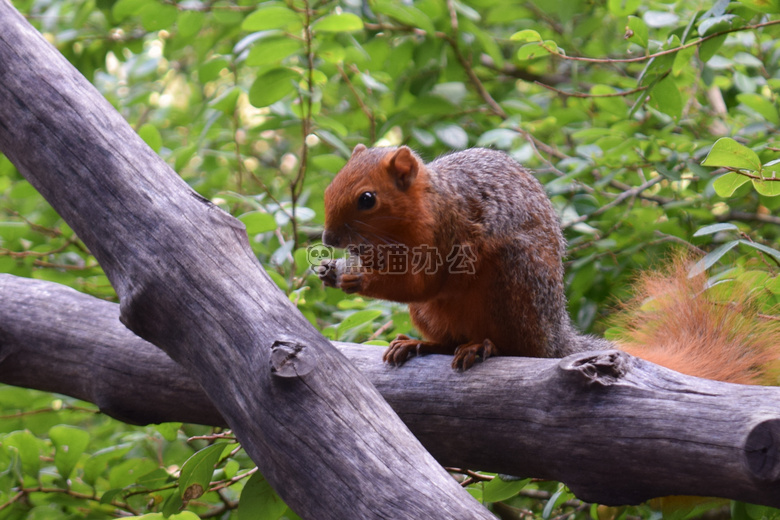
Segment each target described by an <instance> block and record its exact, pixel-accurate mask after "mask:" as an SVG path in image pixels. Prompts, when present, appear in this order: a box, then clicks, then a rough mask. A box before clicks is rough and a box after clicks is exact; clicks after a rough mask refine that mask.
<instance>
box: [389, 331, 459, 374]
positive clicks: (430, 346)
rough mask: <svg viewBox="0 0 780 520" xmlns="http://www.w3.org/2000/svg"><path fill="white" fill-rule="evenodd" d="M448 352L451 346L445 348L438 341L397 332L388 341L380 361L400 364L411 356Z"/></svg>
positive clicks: (450, 350)
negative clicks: (411, 336)
mask: <svg viewBox="0 0 780 520" xmlns="http://www.w3.org/2000/svg"><path fill="white" fill-rule="evenodd" d="M447 350H449V352H446V351H447ZM450 352H452V348H449V349H447V347H446V346H444V345H441V344H439V343H434V342H432V341H423V340H421V339H413V338H410V337H409V336H407V335H405V334H399V335H398V336H396V337H395V339H394V340H393V341H391V342H390V346H389V347H387V350H385V354H384V355H383V356H382V361H384V362H385V363H389V364H391V365H395V366H401V365H403V364H404V363H405V362H406V360H407V359H408V358H409V357H411V356H421V355H423V354H444V353H450Z"/></svg>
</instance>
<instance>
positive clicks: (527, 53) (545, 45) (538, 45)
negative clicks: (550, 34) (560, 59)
mask: <svg viewBox="0 0 780 520" xmlns="http://www.w3.org/2000/svg"><path fill="white" fill-rule="evenodd" d="M558 50H559V49H558V44H557V43H555V42H554V41H552V40H545V41H543V42H535V43H526V44H525V45H523V46H522V47H520V48H519V49H518V50H517V54H516V55H515V57H516V58H517V59H518V60H520V61H525V60H533V59H535V58H541V57H542V56H547V55H549V54H558Z"/></svg>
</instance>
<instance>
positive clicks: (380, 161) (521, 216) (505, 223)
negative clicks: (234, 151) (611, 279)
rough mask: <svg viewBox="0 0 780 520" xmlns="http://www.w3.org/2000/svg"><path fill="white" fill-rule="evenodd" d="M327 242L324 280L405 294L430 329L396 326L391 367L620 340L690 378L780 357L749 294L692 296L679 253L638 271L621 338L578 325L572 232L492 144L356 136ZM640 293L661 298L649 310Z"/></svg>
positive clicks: (736, 373)
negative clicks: (567, 279) (334, 251)
mask: <svg viewBox="0 0 780 520" xmlns="http://www.w3.org/2000/svg"><path fill="white" fill-rule="evenodd" d="M322 241H323V244H325V245H326V246H331V247H334V248H345V249H347V250H348V252H349V257H348V258H346V259H331V260H326V261H324V262H323V263H322V265H321V266H318V269H317V273H318V275H319V277H320V278H321V280H322V281H323V283H324V284H325V285H326V286H329V287H336V288H339V289H341V290H343V291H344V292H346V293H358V294H361V295H364V296H369V297H374V298H380V299H386V300H392V301H397V302H402V303H408V304H409V313H410V316H411V319H412V323H413V324H414V325H415V327H416V328H417V330H418V331H419V332H420V333H421V334H422V336H423V337H424V338H425V339H424V340H417V339H412V338H409V337H407V336H405V335H398V337H397V338H396V339H394V340H393V341H392V342H391V343H390V346H389V347H388V349H387V350H386V352H385V354H384V356H383V360H384V361H385V362H388V363H391V364H395V365H401V364H403V363H404V362H405V361H406V360H407V358H408V357H410V356H412V355H415V354H424V353H440V354H452V355H453V361H452V366H453V368H455V369H462V370H466V369H468V368H470V367H471V366H472V365H473V364H474V363H475V361H476V359H477V358H478V357H480V358H482V359H483V360H484V359H486V358H488V357H489V356H496V355H502V356H528V357H564V356H566V355H569V354H573V353H576V352H582V351H589V350H602V349H611V348H623V349H624V350H626V351H628V352H629V353H631V354H634V355H637V356H638V357H642V358H645V359H648V360H650V361H654V362H656V363H658V364H661V365H665V366H667V367H669V368H672V369H675V370H678V371H680V372H684V373H688V374H690V375H696V376H701V377H709V378H711V379H721V380H725V381H731V382H742V383H744V382H754V383H755V382H759V381H760V380H761V378H762V377H765V376H766V374H765V371H763V372H762V368H761V367H763V366H765V365H766V364H767V363H771V362H772V361H774V360H776V358H777V352H773V350H772V349H776V348H777V347H776V346H777V345H780V326H778V324H777V322H772V321H767V322H764V323H759V324H758V325H756V323H755V322H756V321H760V320H758V319H757V312H756V311H755V310H753V311H751V309H755V305H752V304H751V301H752V300H751V298H752V296H751V295H749V294H747V293H745V294H744V295H743V296H742V300H741V301H740V302H737V303H734V302H731V304H730V305H714V304H710V303H708V302H706V301H703V299H702V298H691V297H690V295H692V294H701V293H702V290H703V287H704V284H705V283H706V280H703V276H699V277H695V278H693V279H689V278H688V276H687V273H686V272H685V269H684V267H683V265H682V264H683V262H681V261H680V262H676V263H673V265H672V268H671V271H672V272H671V273H665V274H662V275H653V274H649V275H646V276H645V277H644V278H643V279H642V280H640V282H639V286H640V289H641V290H640V291H639V294H638V295H637V296H636V297H635V298H634V300H632V302H630V303H629V304H627V305H626V308H625V310H624V312H622V313H621V315H622V316H623V318H622V323H621V325H623V329H625V331H626V332H625V333H624V336H623V337H621V338H620V343H619V345H616V344H614V343H612V342H610V341H608V340H606V339H602V338H598V337H595V336H590V335H584V334H581V333H579V332H578V331H577V330H576V329H575V327H574V325H573V324H572V322H571V319H570V318H569V315H568V312H567V308H566V307H567V303H566V296H565V292H564V269H563V260H562V259H563V257H564V255H565V250H566V242H565V239H564V237H563V233H562V231H561V227H560V223H559V220H558V216H557V214H556V212H555V209H554V208H553V205H552V202H551V201H550V199H549V198H548V196H547V194H546V193H545V191H544V188H543V187H542V185H541V183H539V181H538V180H537V179H536V178H535V177H534V176H533V175H532V174H531V173H530V172H529V171H528V170H526V169H525V168H523V167H522V166H521V165H520V164H519V163H517V162H516V161H515V160H514V159H512V158H511V157H509V156H508V155H507V154H505V153H503V152H500V151H496V150H492V149H484V148H472V149H467V150H464V151H459V152H455V153H451V154H448V155H444V156H442V157H439V158H438V159H436V160H434V161H432V162H431V163H429V164H425V163H424V162H423V161H422V159H421V158H420V157H419V156H418V155H417V154H415V153H414V152H413V151H412V150H411V149H410V148H409V147H407V146H400V147H397V148H396V147H387V148H367V147H366V146H364V145H362V144H359V145H357V146H356V147H355V148H354V150H353V152H352V155H351V157H350V159H349V161H347V163H346V164H345V166H344V167H343V168H342V169H341V171H340V172H339V173H338V174H337V175H336V177H335V178H334V179H333V181H332V182H331V184H330V185H329V186H328V187H327V189H326V190H325V229H324V232H323V234H322ZM697 284H698V285H697ZM648 298H656V299H657V300H659V301H661V302H662V303H663V305H660V306H656V307H655V308H652V309H650V310H646V309H645V308H644V306H643V305H644V302H645V301H647V299H648ZM667 304H668V305H667ZM751 312H752V314H750V313H751ZM746 313H747V314H750V315H748V316H746V315H745V314H746ZM724 324H725V326H724ZM759 329H760V330H759ZM757 331H758V333H757ZM646 345H652V346H653V347H654V348H650V347H646Z"/></svg>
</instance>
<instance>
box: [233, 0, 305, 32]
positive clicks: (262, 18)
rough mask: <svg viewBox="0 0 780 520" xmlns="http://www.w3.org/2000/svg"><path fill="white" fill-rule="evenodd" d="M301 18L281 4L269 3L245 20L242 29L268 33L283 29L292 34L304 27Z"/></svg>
mask: <svg viewBox="0 0 780 520" xmlns="http://www.w3.org/2000/svg"><path fill="white" fill-rule="evenodd" d="M302 26H303V23H302V22H301V17H300V15H298V13H296V12H295V11H293V10H292V9H290V8H289V7H287V6H286V5H284V4H281V3H276V2H274V3H271V2H269V3H267V4H263V6H262V7H260V8H259V9H257V10H256V11H254V12H253V13H252V14H250V15H249V16H247V17H246V18H245V19H244V22H243V23H242V24H241V29H243V30H245V31H266V30H268V29H283V30H286V31H290V32H292V31H293V30H295V29H297V28H299V27H302Z"/></svg>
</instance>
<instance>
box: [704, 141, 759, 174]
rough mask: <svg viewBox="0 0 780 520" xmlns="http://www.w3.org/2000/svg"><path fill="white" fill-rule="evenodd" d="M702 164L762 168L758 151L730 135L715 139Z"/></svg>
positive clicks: (747, 168) (745, 168)
mask: <svg viewBox="0 0 780 520" xmlns="http://www.w3.org/2000/svg"><path fill="white" fill-rule="evenodd" d="M701 164H702V166H722V167H726V168H733V169H735V170H751V171H760V170H761V161H760V160H759V158H758V155H756V152H754V151H753V150H751V149H750V148H748V147H747V146H744V145H741V144H739V143H738V142H736V141H735V140H734V139H732V138H730V137H721V138H720V139H718V140H717V141H715V144H714V145H712V149H710V152H709V153H708V154H707V157H705V158H704V160H703V161H702V162H701Z"/></svg>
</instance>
